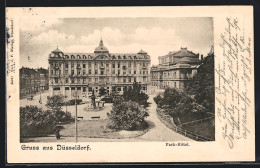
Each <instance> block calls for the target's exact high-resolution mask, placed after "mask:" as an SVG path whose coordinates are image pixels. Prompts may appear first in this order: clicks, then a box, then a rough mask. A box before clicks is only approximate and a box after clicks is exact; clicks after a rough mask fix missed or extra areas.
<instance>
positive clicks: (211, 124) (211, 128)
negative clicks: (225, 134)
mask: <svg viewBox="0 0 260 168" xmlns="http://www.w3.org/2000/svg"><path fill="white" fill-rule="evenodd" d="M182 128H184V129H185V130H188V131H191V132H194V133H196V134H199V135H201V136H204V137H208V138H210V139H213V140H215V118H212V119H211V120H208V121H204V122H202V123H195V124H188V125H183V126H182Z"/></svg>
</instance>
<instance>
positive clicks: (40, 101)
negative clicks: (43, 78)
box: [38, 81, 42, 104]
mask: <svg viewBox="0 0 260 168" xmlns="http://www.w3.org/2000/svg"><path fill="white" fill-rule="evenodd" d="M38 87H39V88H40V100H39V103H40V104H42V94H41V93H42V92H41V86H40V81H38Z"/></svg>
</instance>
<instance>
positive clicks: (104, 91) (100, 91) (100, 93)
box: [98, 87, 106, 97]
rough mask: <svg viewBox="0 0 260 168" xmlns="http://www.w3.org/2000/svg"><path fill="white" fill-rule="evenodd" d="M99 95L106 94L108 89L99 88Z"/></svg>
mask: <svg viewBox="0 0 260 168" xmlns="http://www.w3.org/2000/svg"><path fill="white" fill-rule="evenodd" d="M98 93H99V96H100V97H101V96H104V95H105V94H106V89H105V88H104V87H101V88H99V92H98Z"/></svg>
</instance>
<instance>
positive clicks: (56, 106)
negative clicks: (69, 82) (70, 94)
mask: <svg viewBox="0 0 260 168" xmlns="http://www.w3.org/2000/svg"><path fill="white" fill-rule="evenodd" d="M64 103H65V102H64V96H63V95H61V94H59V95H54V96H51V97H50V96H48V97H47V104H46V106H47V107H48V108H49V109H51V110H53V111H59V110H61V106H63V105H64Z"/></svg>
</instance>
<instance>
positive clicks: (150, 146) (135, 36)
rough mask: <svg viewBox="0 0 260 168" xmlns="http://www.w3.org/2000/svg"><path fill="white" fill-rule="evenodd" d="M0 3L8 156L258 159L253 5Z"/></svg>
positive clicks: (25, 159)
mask: <svg viewBox="0 0 260 168" xmlns="http://www.w3.org/2000/svg"><path fill="white" fill-rule="evenodd" d="M6 12H7V13H6V14H7V15H6V16H7V17H6V25H7V30H6V36H7V38H6V51H7V52H6V53H7V54H6V79H7V80H6V86H7V95H6V96H7V111H6V114H7V162H8V163H93V162H95V163H107V162H220V161H221V162H226V161H232V162H233V161H255V108H254V107H255V104H254V50H253V48H254V37H253V34H254V33H253V32H254V30H253V7H252V6H203V7H199V6H193V7H187V6H186V7H177V6H175V7H74V8H72V7H70V8H69V7H64V8H63V7H44V8H43V7H41V8H37V7H26V8H7V10H6Z"/></svg>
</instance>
